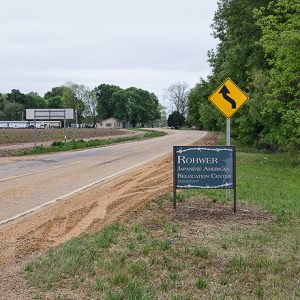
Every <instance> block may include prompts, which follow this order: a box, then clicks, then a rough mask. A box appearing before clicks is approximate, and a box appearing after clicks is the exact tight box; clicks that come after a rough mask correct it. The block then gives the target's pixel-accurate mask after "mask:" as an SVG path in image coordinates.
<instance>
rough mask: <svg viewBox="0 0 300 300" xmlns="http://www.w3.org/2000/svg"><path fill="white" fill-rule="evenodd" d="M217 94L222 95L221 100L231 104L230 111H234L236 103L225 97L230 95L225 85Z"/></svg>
mask: <svg viewBox="0 0 300 300" xmlns="http://www.w3.org/2000/svg"><path fill="white" fill-rule="evenodd" d="M219 94H222V96H223V98H224V99H225V100H226V101H228V102H229V103H230V104H231V108H232V109H236V102H235V101H234V100H233V99H232V98H230V97H229V96H228V95H227V94H230V92H229V90H228V88H227V87H226V85H225V84H224V85H223V87H222V88H221V90H220V92H219Z"/></svg>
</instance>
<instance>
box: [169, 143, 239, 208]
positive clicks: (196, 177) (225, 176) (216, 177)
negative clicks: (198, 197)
mask: <svg viewBox="0 0 300 300" xmlns="http://www.w3.org/2000/svg"><path fill="white" fill-rule="evenodd" d="M176 189H233V190H234V200H233V209H234V212H236V150H235V147H234V146H173V207H174V208H176Z"/></svg>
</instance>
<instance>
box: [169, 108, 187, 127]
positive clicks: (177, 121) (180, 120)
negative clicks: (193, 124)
mask: <svg viewBox="0 0 300 300" xmlns="http://www.w3.org/2000/svg"><path fill="white" fill-rule="evenodd" d="M184 121H185V118H184V115H183V114H181V113H180V112H179V111H174V112H173V113H172V114H170V115H169V117H168V126H169V127H175V128H180V127H182V126H183V125H184Z"/></svg>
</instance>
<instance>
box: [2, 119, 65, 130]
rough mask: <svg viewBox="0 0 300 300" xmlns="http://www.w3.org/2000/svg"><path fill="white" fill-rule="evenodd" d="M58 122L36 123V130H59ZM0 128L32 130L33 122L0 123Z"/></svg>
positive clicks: (59, 124)
mask: <svg viewBox="0 0 300 300" xmlns="http://www.w3.org/2000/svg"><path fill="white" fill-rule="evenodd" d="M60 127H61V122H60V121H36V128H39V129H45V128H60ZM0 128H16V129H22V128H34V122H33V121H0Z"/></svg>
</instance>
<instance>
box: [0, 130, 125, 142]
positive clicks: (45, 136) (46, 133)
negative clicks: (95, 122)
mask: <svg viewBox="0 0 300 300" xmlns="http://www.w3.org/2000/svg"><path fill="white" fill-rule="evenodd" d="M36 133H37V142H38V143H42V142H46V141H56V140H58V141H62V140H63V138H64V129H63V128H59V129H37V132H36ZM122 133H123V134H124V133H125V132H123V131H120V130H119V129H113V128H111V129H108V128H105V129H102V128H79V129H78V128H67V137H68V139H75V140H80V139H83V138H100V137H101V138H103V137H105V136H121V135H122ZM33 137H34V129H1V130H0V145H9V144H16V143H33Z"/></svg>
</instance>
